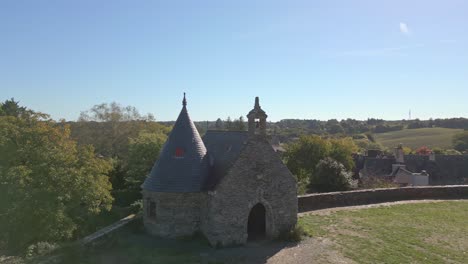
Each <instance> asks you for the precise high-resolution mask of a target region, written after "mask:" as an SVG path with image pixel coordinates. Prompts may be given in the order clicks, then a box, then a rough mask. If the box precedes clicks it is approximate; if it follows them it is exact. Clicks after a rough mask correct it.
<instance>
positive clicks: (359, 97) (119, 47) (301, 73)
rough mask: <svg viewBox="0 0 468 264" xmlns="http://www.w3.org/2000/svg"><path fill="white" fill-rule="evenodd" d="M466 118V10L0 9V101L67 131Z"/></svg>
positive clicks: (310, 4)
mask: <svg viewBox="0 0 468 264" xmlns="http://www.w3.org/2000/svg"><path fill="white" fill-rule="evenodd" d="M183 92H187V99H188V108H189V111H190V114H191V116H192V119H194V120H215V119H216V118H218V117H221V118H223V119H224V118H226V117H227V116H231V117H232V118H236V117H239V116H240V115H246V114H247V112H248V111H249V110H250V109H251V108H252V107H253V103H254V97H255V96H259V97H260V104H261V105H262V107H263V108H264V109H265V110H266V111H267V114H269V119H270V120H273V121H277V120H280V119H284V118H300V119H322V120H325V119H330V118H337V119H342V118H348V117H350V118H356V119H367V118H368V117H375V118H384V119H403V118H408V110H409V109H411V111H412V115H413V118H422V119H427V118H430V117H433V118H438V117H467V116H468V1H465V0H440V1H431V0H411V1H409V0H393V1H384V0H381V1H375V0H368V1H354V0H349V1H344V0H339V1H335V0H317V1H309V0H306V1H293V0H288V1H272V0H266V1H254V0H247V1H240V0H235V1H220V0H213V1H195V0H193V1H174V0H171V1H169V0H168V1H117V0H107V1H104V0H99V1H96V0H79V1H64V0H56V1H50V0H49V1H48V0H43V1H36V0H30V1H23V0H2V1H0V100H2V101H4V100H6V99H9V98H11V97H14V98H15V99H16V100H19V101H20V102H21V104H22V105H25V106H27V107H29V108H31V109H33V110H38V111H42V112H46V113H49V114H51V115H52V117H53V118H55V119H58V118H65V119H67V120H75V119H76V118H77V117H78V116H79V113H80V111H83V110H86V109H89V108H90V107H92V106H93V105H95V104H99V103H103V102H112V101H116V102H118V103H121V104H123V105H133V106H135V107H137V108H138V109H139V110H140V112H141V113H148V112H151V113H153V114H154V115H155V116H156V119H157V120H174V119H175V118H176V117H177V115H178V113H179V111H180V108H181V100H182V93H183Z"/></svg>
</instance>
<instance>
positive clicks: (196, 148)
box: [141, 94, 208, 192]
mask: <svg viewBox="0 0 468 264" xmlns="http://www.w3.org/2000/svg"><path fill="white" fill-rule="evenodd" d="M182 104H183V107H182V111H180V114H179V117H178V118H177V121H176V122H175V124H174V127H173V128H172V131H171V134H170V135H169V138H168V139H167V141H166V143H165V144H164V147H163V149H162V151H161V154H160V155H159V159H158V161H157V162H156V163H155V164H154V166H153V169H152V170H151V173H150V175H149V176H148V178H146V180H145V182H144V183H143V185H142V186H141V187H142V188H143V190H147V191H152V192H199V191H202V189H203V187H204V184H205V181H206V179H207V177H208V162H207V155H206V147H205V145H204V144H203V141H202V140H201V138H200V134H198V131H197V128H196V127H195V124H194V123H193V122H192V120H191V119H190V116H189V114H188V112H187V107H186V105H187V102H186V100H185V94H184V100H183V103H182Z"/></svg>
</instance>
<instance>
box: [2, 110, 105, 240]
mask: <svg viewBox="0 0 468 264" xmlns="http://www.w3.org/2000/svg"><path fill="white" fill-rule="evenodd" d="M110 168H111V166H110V163H109V162H108V161H106V160H104V159H100V158H96V157H95V155H94V150H93V148H92V147H91V146H77V144H76V142H75V141H73V140H72V139H71V138H70V129H69V127H68V126H66V125H61V126H59V125H57V124H56V123H55V122H53V121H50V120H43V121H41V120H38V119H37V118H36V117H27V118H18V117H11V116H8V117H0V193H1V194H2V199H1V200H0V215H1V216H2V217H0V240H2V241H4V242H6V244H7V245H8V246H9V247H10V248H23V247H24V246H27V245H30V244H32V243H35V242H38V241H57V240H62V239H69V238H72V237H73V236H74V234H75V232H76V230H77V229H78V228H79V226H80V225H82V224H83V223H84V222H85V221H86V219H87V217H89V216H91V215H95V214H99V213H100V212H101V211H103V210H109V209H110V207H111V203H112V196H111V195H110V190H111V188H112V186H111V184H110V183H109V180H108V177H107V176H106V174H107V173H108V171H109V170H110Z"/></svg>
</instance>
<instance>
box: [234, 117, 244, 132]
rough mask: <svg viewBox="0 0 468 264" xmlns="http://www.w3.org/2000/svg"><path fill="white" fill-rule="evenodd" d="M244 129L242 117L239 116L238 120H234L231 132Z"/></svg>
mask: <svg viewBox="0 0 468 264" xmlns="http://www.w3.org/2000/svg"><path fill="white" fill-rule="evenodd" d="M245 129H246V126H245V121H244V117H243V116H240V117H239V119H236V120H234V122H233V125H232V128H231V130H234V131H237V130H239V131H244V130H245Z"/></svg>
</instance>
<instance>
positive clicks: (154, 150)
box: [125, 131, 167, 193]
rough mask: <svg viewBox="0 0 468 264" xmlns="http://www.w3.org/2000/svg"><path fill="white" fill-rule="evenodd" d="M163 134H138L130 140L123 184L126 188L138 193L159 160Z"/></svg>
mask: <svg viewBox="0 0 468 264" xmlns="http://www.w3.org/2000/svg"><path fill="white" fill-rule="evenodd" d="M166 139H167V136H166V135H165V134H164V133H148V132H145V131H142V132H140V134H139V135H138V137H137V138H132V139H130V146H129V155H128V171H127V176H126V178H125V182H126V185H127V187H128V188H130V189H131V190H134V191H136V192H138V193H140V186H141V184H142V183H143V181H144V180H145V178H146V176H147V175H148V174H149V172H150V170H151V167H152V166H153V164H154V163H155V162H156V160H157V159H158V158H159V153H160V152H161V149H162V147H163V145H164V142H166Z"/></svg>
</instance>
